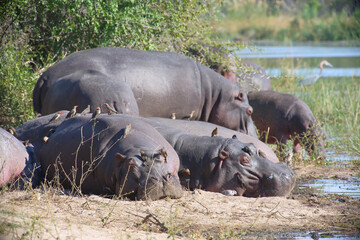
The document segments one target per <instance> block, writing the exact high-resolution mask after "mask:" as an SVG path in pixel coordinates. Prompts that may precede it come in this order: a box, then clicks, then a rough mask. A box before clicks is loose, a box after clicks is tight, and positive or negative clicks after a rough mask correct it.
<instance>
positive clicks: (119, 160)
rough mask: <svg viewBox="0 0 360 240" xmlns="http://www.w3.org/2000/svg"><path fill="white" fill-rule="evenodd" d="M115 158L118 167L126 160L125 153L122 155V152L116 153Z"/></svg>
mask: <svg viewBox="0 0 360 240" xmlns="http://www.w3.org/2000/svg"><path fill="white" fill-rule="evenodd" d="M115 158H116V167H118V168H119V167H120V166H121V164H123V163H124V162H125V158H126V156H125V155H122V154H121V153H116V154H115Z"/></svg>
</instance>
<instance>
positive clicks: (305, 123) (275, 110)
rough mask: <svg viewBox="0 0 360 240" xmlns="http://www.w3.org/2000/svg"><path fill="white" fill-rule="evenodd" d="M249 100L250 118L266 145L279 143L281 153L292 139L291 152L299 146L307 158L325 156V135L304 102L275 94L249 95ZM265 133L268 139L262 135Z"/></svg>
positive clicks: (259, 92) (290, 96) (288, 95)
mask: <svg viewBox="0 0 360 240" xmlns="http://www.w3.org/2000/svg"><path fill="white" fill-rule="evenodd" d="M249 101H250V104H251V105H252V106H254V114H253V119H254V122H255V125H256V127H257V128H258V129H259V131H260V132H261V133H262V137H261V139H262V140H265V138H267V142H268V143H280V144H279V145H278V146H279V148H280V150H281V151H282V148H283V146H284V145H285V144H286V141H287V140H289V139H290V138H291V137H293V138H295V140H294V152H298V151H299V150H300V149H301V145H302V146H303V147H304V148H305V150H306V151H307V152H308V153H309V155H310V156H313V155H314V154H315V155H316V157H320V158H325V157H326V153H325V148H324V141H325V138H326V136H325V134H324V132H323V130H322V129H321V127H320V126H319V124H318V123H317V121H316V119H315V117H314V115H313V113H312V112H311V110H310V108H309V106H308V105H307V104H306V103H305V102H304V101H302V100H301V99H299V98H297V97H295V96H293V95H291V94H285V93H279V92H275V91H258V92H251V93H249ZM267 132H268V136H265V135H266V133H267ZM304 137H306V138H304Z"/></svg>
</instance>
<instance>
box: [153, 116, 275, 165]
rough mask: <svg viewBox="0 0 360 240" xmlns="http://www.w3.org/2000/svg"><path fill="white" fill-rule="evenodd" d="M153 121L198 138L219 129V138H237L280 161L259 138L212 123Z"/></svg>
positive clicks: (170, 120) (266, 156)
mask: <svg viewBox="0 0 360 240" xmlns="http://www.w3.org/2000/svg"><path fill="white" fill-rule="evenodd" d="M148 119H150V120H151V121H155V122H156V123H157V124H162V125H166V126H169V127H171V128H175V129H178V130H180V131H182V132H185V133H190V134H194V135H198V136H211V132H212V131H213V130H214V129H215V128H216V127H217V128H218V133H217V135H218V136H222V137H225V138H233V137H234V138H236V139H238V140H239V141H240V142H243V143H252V144H254V145H255V147H256V149H258V151H259V154H260V155H262V156H263V157H265V158H267V159H269V160H270V161H272V162H274V163H277V162H279V159H278V158H277V156H276V154H275V153H274V152H273V150H271V148H269V147H268V146H267V145H266V144H265V143H263V142H261V141H260V140H258V139H257V138H254V137H252V136H249V135H247V134H243V133H240V132H237V131H234V130H231V129H227V128H224V127H221V126H218V125H215V124H212V123H208V122H202V121H185V120H177V119H176V120H172V119H165V118H158V117H151V118H148Z"/></svg>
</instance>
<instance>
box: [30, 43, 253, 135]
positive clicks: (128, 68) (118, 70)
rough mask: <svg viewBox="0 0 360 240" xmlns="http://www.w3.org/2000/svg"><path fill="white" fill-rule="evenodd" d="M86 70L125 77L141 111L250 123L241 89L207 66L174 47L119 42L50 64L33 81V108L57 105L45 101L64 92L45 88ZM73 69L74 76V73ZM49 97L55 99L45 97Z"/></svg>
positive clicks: (231, 124) (242, 126)
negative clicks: (128, 46) (171, 49)
mask: <svg viewBox="0 0 360 240" xmlns="http://www.w3.org/2000/svg"><path fill="white" fill-rule="evenodd" d="M89 70H91V71H94V72H96V73H98V72H101V73H103V74H105V75H106V76H109V78H106V77H103V78H99V79H101V81H104V84H112V82H114V81H123V82H125V83H127V84H128V85H129V87H130V88H131V89H132V91H133V94H134V96H135V100H136V102H137V104H138V110H139V114H140V116H143V117H150V116H157V117H169V116H170V115H171V113H176V116H177V117H178V118H183V117H184V116H186V115H188V114H189V113H191V112H192V111H193V110H195V113H194V116H193V118H192V120H201V121H208V122H212V123H215V124H218V125H221V126H225V127H227V128H230V129H234V130H237V131H243V132H245V133H248V126H249V125H250V124H252V122H251V116H250V115H251V113H252V107H251V106H250V105H249V104H248V100H247V95H246V94H245V92H243V91H242V90H240V88H239V87H238V86H236V85H235V84H234V83H231V82H230V81H228V80H227V79H226V78H224V77H223V76H221V75H220V74H218V73H216V72H215V71H213V70H211V69H210V68H208V67H206V66H203V65H201V64H199V63H196V62H194V61H193V60H191V59H190V58H186V57H184V56H181V55H179V54H175V53H169V52H150V51H139V50H131V49H122V48H96V49H91V50H85V51H80V52H76V53H73V54H71V55H69V56H67V57H66V58H64V59H63V60H61V61H59V62H58V63H56V64H54V65H53V66H52V67H50V68H49V69H48V70H47V71H46V72H45V73H44V74H43V75H42V76H41V77H40V78H39V80H38V81H37V83H36V85H35V87H34V90H33V105H34V110H35V111H36V112H39V113H42V114H48V113H51V112H55V111H58V110H61V107H60V106H51V108H50V107H49V106H47V105H48V104H50V103H51V104H52V103H53V102H58V101H61V100H62V99H65V98H68V96H69V94H70V93H69V92H68V91H65V92H62V89H63V88H59V89H60V90H57V89H53V90H51V88H52V87H53V86H55V83H56V82H57V81H62V80H64V79H67V81H70V82H71V81H74V82H76V81H80V79H81V80H83V79H88V80H89V77H82V74H85V73H86V74H89V73H90V72H91V71H89ZM78 71H79V72H80V76H79V74H78V73H76V72H78ZM112 85H113V86H116V85H117V84H112ZM74 90H75V89H74ZM56 91H59V92H58V94H52V95H49V96H48V94H49V92H52V93H54V92H56ZM111 91H114V92H111ZM117 91H119V89H118V88H114V89H110V90H108V92H107V93H103V92H100V91H99V89H98V88H95V89H93V90H91V91H90V92H89V93H86V94H87V95H88V96H97V95H98V94H110V95H112V94H116V92H117ZM75 95H76V94H75ZM82 95H83V94H79V96H82ZM55 97H56V98H60V100H57V99H55V100H51V101H50V99H51V98H55ZM73 101H74V102H72V103H71V104H69V105H70V106H71V105H72V106H74V105H77V102H78V101H80V99H76V100H73ZM92 107H93V108H94V107H96V106H92ZM67 110H69V109H67Z"/></svg>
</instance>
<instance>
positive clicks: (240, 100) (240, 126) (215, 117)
mask: <svg viewBox="0 0 360 240" xmlns="http://www.w3.org/2000/svg"><path fill="white" fill-rule="evenodd" d="M220 97H221V101H218V102H217V103H216V104H215V106H214V108H213V110H212V111H211V113H210V116H209V122H211V123H214V124H217V125H220V126H224V127H227V128H230V129H233V130H236V131H240V132H243V133H245V134H248V133H249V132H251V129H255V127H254V126H252V127H251V125H254V123H253V122H252V119H251V114H252V113H253V108H252V107H251V106H250V105H249V101H248V98H247V95H246V93H245V92H243V91H241V90H240V89H239V88H237V87H235V88H233V89H231V90H230V92H226V93H222V94H221V96H220ZM224 103H226V104H224Z"/></svg>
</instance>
